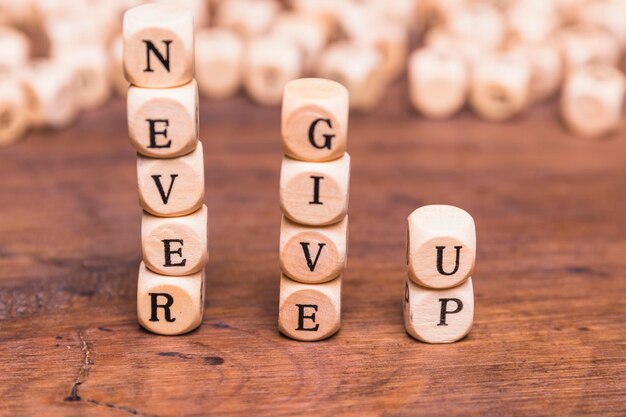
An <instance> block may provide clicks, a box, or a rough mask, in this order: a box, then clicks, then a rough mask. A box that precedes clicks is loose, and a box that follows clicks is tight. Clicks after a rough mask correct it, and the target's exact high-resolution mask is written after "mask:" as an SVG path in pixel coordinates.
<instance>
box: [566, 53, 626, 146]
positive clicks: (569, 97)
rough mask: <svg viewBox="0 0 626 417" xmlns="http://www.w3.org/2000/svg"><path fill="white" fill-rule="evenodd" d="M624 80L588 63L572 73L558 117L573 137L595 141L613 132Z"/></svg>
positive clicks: (616, 73) (617, 123)
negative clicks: (574, 134) (574, 135)
mask: <svg viewBox="0 0 626 417" xmlns="http://www.w3.org/2000/svg"><path fill="white" fill-rule="evenodd" d="M625 92H626V78H625V77H624V74H623V73H621V72H620V71H619V70H617V69H615V68H613V67H611V66H609V65H602V64H590V65H587V66H583V67H580V68H578V69H576V70H574V71H573V72H572V73H571V74H569V76H568V77H567V79H566V82H565V85H564V87H563V92H562V94H561V117H562V118H563V120H564V121H565V124H566V125H567V126H568V127H569V128H570V129H571V130H572V131H574V132H575V133H576V134H578V135H581V136H585V137H589V138H596V137H601V136H605V135H607V134H609V133H611V132H613V131H615V130H616V129H617V128H618V127H619V126H620V123H621V121H622V117H623V116H622V108H623V104H624V93H625Z"/></svg>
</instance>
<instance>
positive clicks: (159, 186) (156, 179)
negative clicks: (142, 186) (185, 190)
mask: <svg viewBox="0 0 626 417" xmlns="http://www.w3.org/2000/svg"><path fill="white" fill-rule="evenodd" d="M176 177H178V174H171V175H170V178H172V180H171V181H170V187H169V188H168V189H167V194H166V193H165V190H163V185H162V184H161V176H160V175H152V179H153V180H154V183H155V184H156V186H157V190H159V194H161V200H163V204H167V202H168V200H169V199H170V194H171V193H172V187H174V180H175V179H176Z"/></svg>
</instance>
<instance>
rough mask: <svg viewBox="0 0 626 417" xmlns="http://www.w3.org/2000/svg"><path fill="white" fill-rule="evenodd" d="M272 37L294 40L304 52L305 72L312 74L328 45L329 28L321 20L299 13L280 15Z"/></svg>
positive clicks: (272, 30)
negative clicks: (318, 58)
mask: <svg viewBox="0 0 626 417" xmlns="http://www.w3.org/2000/svg"><path fill="white" fill-rule="evenodd" d="M270 33H271V34H272V35H274V36H278V37H282V38H286V39H290V40H292V41H293V42H294V43H295V44H296V45H298V47H299V48H300V51H301V52H302V55H303V57H302V60H303V72H304V73H310V72H311V71H312V70H313V68H314V65H315V61H316V59H317V57H318V55H319V54H320V53H321V51H322V49H323V48H324V47H325V46H326V44H327V43H328V40H329V39H328V38H329V36H328V35H329V34H328V27H327V25H325V24H324V21H323V20H321V19H320V18H316V17H315V16H313V15H311V14H306V13H300V12H297V11H289V12H283V13H281V14H279V15H278V17H277V18H276V20H275V21H274V23H273V24H272V27H271V32H270Z"/></svg>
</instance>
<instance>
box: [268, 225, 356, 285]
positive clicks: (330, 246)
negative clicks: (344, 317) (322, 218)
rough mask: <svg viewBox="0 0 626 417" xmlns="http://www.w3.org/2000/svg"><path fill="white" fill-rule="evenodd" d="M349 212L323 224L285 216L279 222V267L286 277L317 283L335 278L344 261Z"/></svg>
mask: <svg viewBox="0 0 626 417" xmlns="http://www.w3.org/2000/svg"><path fill="white" fill-rule="evenodd" d="M347 247H348V216H346V217H344V218H343V220H341V221H340V222H339V223H336V224H333V225H330V226H325V227H319V226H316V227H310V226H302V225H300V224H297V223H294V222H292V221H291V220H289V219H288V218H286V217H285V216H283V220H282V223H281V226H280V251H279V254H280V255H279V257H280V268H281V269H282V271H283V274H285V275H286V276H288V277H289V278H291V279H293V280H295V281H298V282H302V283H305V284H320V283H323V282H327V281H330V280H332V279H334V278H337V277H338V276H339V275H340V274H341V273H342V272H343V270H344V269H345V268H346V265H347V260H348V257H347Z"/></svg>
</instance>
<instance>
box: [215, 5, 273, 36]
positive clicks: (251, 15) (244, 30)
mask: <svg viewBox="0 0 626 417" xmlns="http://www.w3.org/2000/svg"><path fill="white" fill-rule="evenodd" d="M279 9H280V7H279V5H278V3H277V2H275V1H273V0H223V1H221V2H220V3H219V4H218V7H217V11H216V19H215V24H216V25H217V26H218V27H224V28H228V29H232V30H234V31H236V32H238V33H239V34H240V35H241V36H243V37H244V38H247V39H252V38H255V37H257V36H261V35H263V34H265V33H267V32H268V30H269V29H270V26H271V24H272V22H273V21H274V19H275V18H276V15H277V14H278V11H279Z"/></svg>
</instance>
